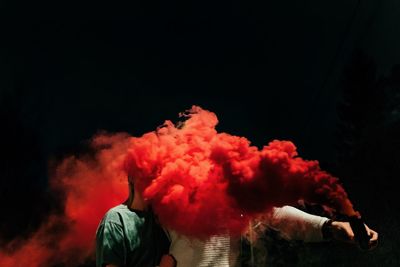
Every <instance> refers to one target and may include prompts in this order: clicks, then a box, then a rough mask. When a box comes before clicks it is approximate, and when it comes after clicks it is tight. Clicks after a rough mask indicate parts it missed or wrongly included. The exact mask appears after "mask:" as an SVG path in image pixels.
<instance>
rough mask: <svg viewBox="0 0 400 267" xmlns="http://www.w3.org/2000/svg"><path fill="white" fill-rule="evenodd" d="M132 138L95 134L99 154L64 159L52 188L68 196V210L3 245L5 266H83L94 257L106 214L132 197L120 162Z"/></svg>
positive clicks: (0, 252)
mask: <svg viewBox="0 0 400 267" xmlns="http://www.w3.org/2000/svg"><path fill="white" fill-rule="evenodd" d="M129 139H130V137H128V136H127V135H124V134H116V135H113V136H108V135H99V136H96V137H95V138H94V139H93V141H92V145H93V148H94V149H95V150H96V151H97V153H96V155H95V156H94V157H89V156H85V157H80V158H78V157H75V156H71V157H68V158H66V159H64V160H63V161H62V162H61V163H59V164H58V165H57V166H56V168H55V170H54V173H53V175H52V177H51V188H52V189H53V190H57V192H61V193H62V194H64V195H65V209H64V212H63V214H61V215H52V216H50V217H49V218H48V220H47V221H46V222H44V223H43V225H42V226H41V227H40V229H39V230H38V231H37V232H36V233H34V234H32V236H31V237H30V238H28V239H27V240H15V241H13V242H12V243H10V244H8V245H7V247H3V248H1V249H0V266H2V267H16V266H18V267H37V266H41V267H43V266H55V265H57V264H61V263H63V264H65V266H78V265H79V264H80V263H83V262H84V261H85V260H86V259H87V258H90V257H92V256H93V253H94V238H95V231H96V228H97V225H98V223H99V221H100V219H101V217H102V216H103V215H104V213H105V212H106V211H107V210H108V209H109V208H110V207H112V206H115V205H117V204H119V203H121V202H123V201H124V200H125V199H126V198H127V196H128V190H127V181H126V175H125V174H124V173H123V172H122V171H121V168H120V165H121V163H120V162H121V161H122V160H123V156H124V153H125V151H126V148H127V141H129ZM22 212H23V211H22Z"/></svg>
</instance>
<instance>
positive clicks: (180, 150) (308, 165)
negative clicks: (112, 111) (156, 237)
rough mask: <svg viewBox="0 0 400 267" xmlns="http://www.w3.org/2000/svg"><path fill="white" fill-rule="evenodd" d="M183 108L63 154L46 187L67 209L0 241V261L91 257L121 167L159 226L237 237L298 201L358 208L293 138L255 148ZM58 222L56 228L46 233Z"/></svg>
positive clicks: (211, 118)
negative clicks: (83, 153)
mask: <svg viewBox="0 0 400 267" xmlns="http://www.w3.org/2000/svg"><path fill="white" fill-rule="evenodd" d="M181 115H182V116H184V117H186V120H185V122H184V123H181V124H179V125H178V126H175V125H174V124H173V123H172V122H170V121H166V122H165V123H164V125H163V126H162V127H159V128H158V129H157V130H156V131H153V132H149V133H146V134H144V135H143V136H141V137H130V136H128V135H125V134H116V135H98V136H96V137H95V138H94V140H93V147H94V148H95V149H96V151H97V153H96V154H95V156H94V157H89V156H88V157H80V158H77V157H70V158H67V159H65V160H64V161H63V162H61V163H60V164H59V165H58V166H57V168H56V170H55V173H54V175H53V177H52V186H53V188H56V189H58V190H62V191H64V192H65V196H66V202H65V214H64V215H63V216H54V217H51V219H50V220H49V222H48V223H46V224H44V225H43V227H42V228H41V229H40V230H39V231H38V232H37V233H35V234H34V235H32V238H31V239H29V240H26V241H25V242H24V243H23V245H22V246H15V245H14V249H10V248H8V249H3V250H2V252H0V266H26V267H29V266H51V265H53V264H54V263H60V262H61V263H65V264H67V266H76V265H77V263H78V262H82V261H83V260H84V259H85V258H87V257H90V256H91V255H92V253H93V248H94V246H93V245H94V237H95V231H96V227H97V225H98V223H99V221H100V219H101V217H102V216H103V215H104V213H105V212H106V211H107V210H108V209H109V208H111V207H112V206H115V205H117V204H119V203H121V202H123V201H124V200H125V198H126V197H127V179H126V177H127V176H128V175H129V177H131V179H132V180H133V181H134V183H135V186H137V187H138V188H139V190H141V191H142V192H143V196H144V197H145V199H146V200H147V201H148V202H149V203H151V205H152V207H153V210H154V211H155V213H156V214H157V215H158V217H159V219H160V222H161V223H162V224H164V225H165V226H167V227H169V228H171V229H174V230H176V231H178V232H181V233H183V234H186V235H189V236H193V237H198V238H204V237H207V236H209V235H212V234H218V233H225V232H227V231H229V232H230V233H231V234H236V235H239V234H240V233H242V232H243V230H244V229H245V227H247V225H248V224H249V220H251V219H252V218H254V217H256V216H259V215H260V214H263V213H266V212H268V211H269V210H270V209H271V208H272V207H273V206H282V205H285V204H295V203H296V202H297V200H299V199H304V200H305V201H308V202H313V203H318V204H323V205H325V206H327V207H329V208H331V209H333V210H336V211H338V212H341V213H343V214H346V215H355V214H357V213H356V212H355V211H354V210H353V208H352V205H351V203H350V201H349V200H348V197H347V195H346V192H345V191H344V189H343V188H342V187H341V186H340V184H339V183H338V180H337V179H336V178H335V177H332V176H331V175H329V174H328V173H326V172H324V171H322V170H320V168H319V165H318V162H317V161H306V160H303V159H301V158H300V157H298V156H297V152H296V147H295V146H294V145H293V143H291V142H289V141H277V140H275V141H272V142H271V143H269V144H268V145H267V146H265V147H264V148H263V149H261V150H259V149H258V148H257V147H255V146H251V145H250V142H249V141H248V140H247V139H246V138H244V137H238V136H232V135H229V134H227V133H218V132H217V131H216V129H215V126H216V125H217V123H218V119H217V117H216V115H215V114H214V113H212V112H209V111H206V110H203V109H201V108H200V107H196V106H194V107H193V108H192V109H191V110H189V111H187V112H186V113H185V114H181ZM57 225H62V226H63V231H58V232H61V234H57V235H54V234H52V229H53V228H55V227H56V226H57ZM53 232H54V231H53Z"/></svg>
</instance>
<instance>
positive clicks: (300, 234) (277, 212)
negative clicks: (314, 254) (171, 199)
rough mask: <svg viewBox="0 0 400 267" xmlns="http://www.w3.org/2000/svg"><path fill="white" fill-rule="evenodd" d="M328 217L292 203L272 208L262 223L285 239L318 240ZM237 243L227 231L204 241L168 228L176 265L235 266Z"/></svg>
mask: <svg viewBox="0 0 400 267" xmlns="http://www.w3.org/2000/svg"><path fill="white" fill-rule="evenodd" d="M327 220H328V218H325V217H321V216H316V215H311V214H308V213H305V212H303V211H301V210H298V209H296V208H294V207H290V206H284V207H281V208H274V209H273V210H272V211H271V212H270V213H269V214H268V215H266V216H264V217H263V219H262V222H261V223H263V224H265V225H266V226H268V227H270V228H272V229H274V230H276V231H278V232H279V233H280V234H281V236H282V237H283V238H285V239H287V240H303V241H305V242H319V241H322V240H323V237H322V231H321V228H322V225H323V224H324V223H325V222H326V221H327ZM237 248H238V246H237V245H236V244H235V241H234V240H231V238H230V237H229V235H219V236H213V237H210V238H209V239H207V240H206V241H200V240H197V239H190V238H188V237H186V236H184V235H180V234H177V233H176V232H174V231H171V247H170V253H171V254H172V255H174V257H175V258H176V260H177V267H230V266H234V263H235V262H236V256H237V255H238V249H237Z"/></svg>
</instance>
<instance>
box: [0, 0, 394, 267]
mask: <svg viewBox="0 0 400 267" xmlns="http://www.w3.org/2000/svg"><path fill="white" fill-rule="evenodd" d="M160 2H161V3H160ZM160 2H157V1H131V3H130V4H121V5H120V6H117V5H114V4H110V5H111V6H102V7H99V6H89V5H88V6H82V7H81V10H80V9H79V8H78V11H81V12H78V13H79V14H75V13H77V12H76V9H75V8H72V7H66V6H65V7H64V6H61V4H60V5H59V6H56V4H52V6H51V7H50V6H47V5H44V4H43V5H42V6H39V5H38V6H36V4H35V5H33V4H30V6H28V7H27V10H26V11H23V12H22V11H21V12H17V10H18V7H16V6H15V5H12V4H10V5H7V4H2V5H1V14H2V17H3V18H4V19H3V20H2V25H1V26H0V29H1V37H0V38H1V44H0V51H1V52H0V56H1V58H0V119H1V139H0V142H1V143H0V147H1V153H0V154H1V159H0V205H1V206H0V207H1V210H2V215H1V217H2V219H1V220H0V239H1V241H0V245H4V246H5V245H6V244H7V243H8V242H9V241H10V240H14V239H17V238H20V237H27V236H29V234H30V233H31V232H32V231H34V230H35V229H37V227H38V226H39V225H40V224H41V223H42V222H43V221H44V220H45V219H46V216H47V215H48V214H50V213H52V212H57V211H59V209H61V207H62V203H61V202H62V201H61V200H60V198H58V197H57V196H56V195H55V194H54V193H52V192H49V190H48V185H47V180H48V172H47V164H48V162H49V160H50V159H54V158H62V157H63V156H65V155H67V154H71V153H80V152H82V151H84V150H85V142H86V140H88V139H90V138H91V137H92V136H93V135H94V134H96V133H97V132H99V131H101V130H106V131H108V132H122V131H123V132H129V133H130V134H132V135H135V136H139V135H142V134H143V133H145V132H148V131H151V130H154V129H155V128H156V127H157V126H158V125H160V124H162V123H163V121H164V120H166V119H171V120H177V119H178V113H179V112H181V111H184V110H186V109H188V108H190V107H191V106H192V105H199V106H201V107H203V108H205V109H208V110H210V111H213V112H215V113H216V114H217V116H218V118H219V121H220V124H219V125H218V130H219V131H223V132H228V133H231V134H234V135H240V136H245V137H247V138H248V139H249V140H251V141H252V143H253V144H254V145H256V146H259V147H262V146H263V145H265V144H267V143H268V142H269V141H271V140H273V139H286V140H292V141H293V142H294V143H295V144H296V145H297V147H298V150H299V154H300V156H302V157H303V158H306V159H317V160H319V161H320V163H321V166H322V167H323V168H324V169H325V170H327V171H329V172H332V173H334V174H335V175H337V176H339V177H340V179H341V181H342V182H343V184H344V186H345V188H347V189H348V192H349V195H350V198H351V199H352V201H353V202H354V203H355V205H356V207H357V209H359V210H360V211H361V212H362V213H363V214H364V216H365V218H366V221H367V224H368V225H370V226H371V228H374V229H376V230H377V231H378V232H379V233H380V238H381V240H380V242H381V243H380V246H379V247H378V248H377V249H376V250H374V251H371V252H369V253H365V252H361V251H359V250H357V249H354V248H352V247H347V246H345V247H341V246H339V245H335V244H323V245H322V247H323V248H321V247H318V246H307V245H301V246H298V247H296V249H295V250H294V249H288V248H282V246H285V244H279V246H281V247H280V248H281V249H280V252H276V250H275V253H277V254H278V256H280V257H286V265H274V266H322V265H326V266H398V264H399V262H400V258H399V255H398V251H400V247H399V246H400V242H399V240H400V236H399V228H400V223H399V219H400V218H399V215H398V212H397V211H398V208H399V207H398V205H397V204H396V200H397V197H396V196H397V194H398V192H399V190H398V189H397V188H396V187H395V186H394V183H395V181H396V180H397V179H396V178H397V177H398V173H399V171H400V168H399V165H400V157H399V153H398V151H399V149H400V142H399V134H400V75H399V73H400V72H399V67H398V66H397V65H396V64H400V50H399V47H400V37H399V36H400V19H399V18H400V3H398V1H396V0H389V1H373V0H367V1H358V0H351V1H344V0H340V1H316V0H308V1H275V2H267V1H263V3H256V2H253V1H238V0H233V1H160ZM50 8H51V9H52V11H54V10H53V8H54V9H55V10H57V11H63V10H64V11H67V13H69V12H70V11H72V10H73V11H75V12H70V13H69V15H68V16H63V17H61V15H60V17H57V16H56V15H55V13H56V12H46V11H47V10H50ZM50 13H51V15H49V14H50ZM102 14H104V15H102ZM286 246H288V245H287V244H286ZM320 246H321V245H320ZM396 251H397V252H396ZM279 253H280V254H279ZM293 255H294V256H293ZM321 255H323V256H321ZM88 266H90V264H89V265H88Z"/></svg>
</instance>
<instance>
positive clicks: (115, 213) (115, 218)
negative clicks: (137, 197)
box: [103, 204, 130, 224]
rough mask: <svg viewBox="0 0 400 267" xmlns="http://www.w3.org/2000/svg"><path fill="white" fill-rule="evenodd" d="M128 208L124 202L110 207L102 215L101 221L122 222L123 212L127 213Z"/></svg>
mask: <svg viewBox="0 0 400 267" xmlns="http://www.w3.org/2000/svg"><path fill="white" fill-rule="evenodd" d="M129 212H130V210H129V209H128V207H127V206H126V205H124V204H120V205H118V206H115V207H112V208H111V209H109V210H108V211H107V212H106V214H105V215H104V217H103V222H111V223H116V224H122V220H123V218H124V217H126V216H125V214H127V213H129Z"/></svg>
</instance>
